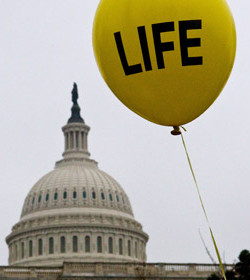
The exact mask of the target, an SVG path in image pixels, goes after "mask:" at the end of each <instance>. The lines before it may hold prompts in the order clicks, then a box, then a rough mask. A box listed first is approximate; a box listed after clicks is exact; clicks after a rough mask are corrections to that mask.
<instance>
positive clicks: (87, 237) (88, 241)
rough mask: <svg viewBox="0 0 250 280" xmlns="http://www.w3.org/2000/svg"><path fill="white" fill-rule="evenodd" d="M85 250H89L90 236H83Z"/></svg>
mask: <svg viewBox="0 0 250 280" xmlns="http://www.w3.org/2000/svg"><path fill="white" fill-rule="evenodd" d="M85 252H86V253H89V252H90V237H89V236H85Z"/></svg>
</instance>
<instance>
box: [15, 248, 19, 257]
mask: <svg viewBox="0 0 250 280" xmlns="http://www.w3.org/2000/svg"><path fill="white" fill-rule="evenodd" d="M15 260H18V250H17V245H15Z"/></svg>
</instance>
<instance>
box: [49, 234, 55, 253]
mask: <svg viewBox="0 0 250 280" xmlns="http://www.w3.org/2000/svg"><path fill="white" fill-rule="evenodd" d="M49 254H54V238H53V237H50V238H49Z"/></svg>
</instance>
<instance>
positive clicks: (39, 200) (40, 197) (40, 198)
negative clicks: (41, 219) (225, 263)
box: [38, 194, 42, 203]
mask: <svg viewBox="0 0 250 280" xmlns="http://www.w3.org/2000/svg"><path fill="white" fill-rule="evenodd" d="M41 200H42V195H41V194H40V195H39V197H38V202H39V203H40V202H41Z"/></svg>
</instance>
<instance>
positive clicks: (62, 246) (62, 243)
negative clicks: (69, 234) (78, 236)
mask: <svg viewBox="0 0 250 280" xmlns="http://www.w3.org/2000/svg"><path fill="white" fill-rule="evenodd" d="M60 251H61V253H65V252H66V240H65V237H64V236H61V238H60Z"/></svg>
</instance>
